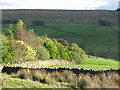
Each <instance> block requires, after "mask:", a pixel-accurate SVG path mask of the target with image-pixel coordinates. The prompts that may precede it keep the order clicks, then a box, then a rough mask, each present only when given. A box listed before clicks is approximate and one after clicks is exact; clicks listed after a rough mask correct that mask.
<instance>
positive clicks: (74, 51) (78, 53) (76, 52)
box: [69, 43, 85, 64]
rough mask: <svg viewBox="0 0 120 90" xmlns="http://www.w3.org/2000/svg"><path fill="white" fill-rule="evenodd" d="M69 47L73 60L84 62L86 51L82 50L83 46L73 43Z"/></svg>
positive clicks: (78, 62)
mask: <svg viewBox="0 0 120 90" xmlns="http://www.w3.org/2000/svg"><path fill="white" fill-rule="evenodd" d="M69 49H70V51H71V55H72V57H73V60H75V62H76V64H80V63H82V62H83V60H84V57H85V52H84V51H83V50H82V48H79V46H78V45H77V44H75V43H72V44H71V47H70V48H69Z"/></svg>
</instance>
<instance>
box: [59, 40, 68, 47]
mask: <svg viewBox="0 0 120 90" xmlns="http://www.w3.org/2000/svg"><path fill="white" fill-rule="evenodd" d="M57 41H58V42H59V43H60V44H62V45H63V46H66V47H68V46H69V44H68V42H67V41H66V40H64V39H57Z"/></svg>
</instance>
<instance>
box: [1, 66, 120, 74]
mask: <svg viewBox="0 0 120 90" xmlns="http://www.w3.org/2000/svg"><path fill="white" fill-rule="evenodd" d="M21 70H30V71H46V72H64V71H71V72H73V73H75V74H76V75H79V74H92V75H96V74H101V73H108V72H115V73H118V74H119V75H120V69H111V70H99V71H95V70H86V69H79V68H73V69H70V68H37V69H34V68H23V67H4V68H3V69H2V73H7V74H17V73H18V72H19V71H21Z"/></svg>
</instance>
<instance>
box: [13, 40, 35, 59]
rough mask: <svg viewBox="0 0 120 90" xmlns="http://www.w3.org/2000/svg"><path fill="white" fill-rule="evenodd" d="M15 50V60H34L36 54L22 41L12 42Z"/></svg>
mask: <svg viewBox="0 0 120 90" xmlns="http://www.w3.org/2000/svg"><path fill="white" fill-rule="evenodd" d="M14 45H15V46H16V47H17V48H16V59H17V60H20V61H21V60H29V59H35V56H36V52H35V51H34V50H33V49H32V48H31V47H30V46H28V45H27V44H25V43H24V42H23V41H20V40H17V41H15V42H14Z"/></svg>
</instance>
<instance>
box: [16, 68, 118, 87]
mask: <svg viewBox="0 0 120 90" xmlns="http://www.w3.org/2000/svg"><path fill="white" fill-rule="evenodd" d="M15 76H17V77H19V78H21V79H28V80H32V81H37V82H41V83H45V84H49V85H56V86H58V87H62V86H63V87H70V88H118V86H119V85H120V80H119V79H118V76H119V75H118V73H115V72H107V73H105V72H104V73H100V74H95V75H92V74H82V73H81V74H79V75H78V76H77V75H76V74H74V73H73V72H72V71H67V70H65V71H62V72H58V71H54V72H46V71H45V70H29V69H27V70H26V69H22V70H21V71H19V72H18V73H17V74H16V75H15Z"/></svg>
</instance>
